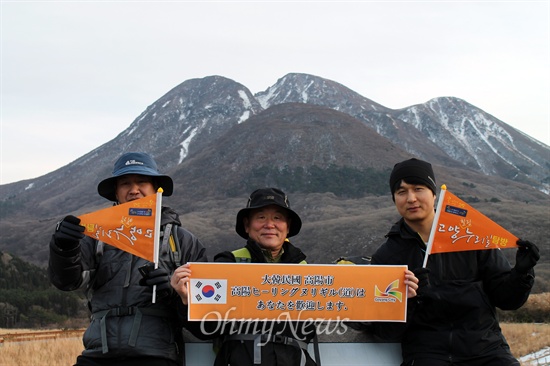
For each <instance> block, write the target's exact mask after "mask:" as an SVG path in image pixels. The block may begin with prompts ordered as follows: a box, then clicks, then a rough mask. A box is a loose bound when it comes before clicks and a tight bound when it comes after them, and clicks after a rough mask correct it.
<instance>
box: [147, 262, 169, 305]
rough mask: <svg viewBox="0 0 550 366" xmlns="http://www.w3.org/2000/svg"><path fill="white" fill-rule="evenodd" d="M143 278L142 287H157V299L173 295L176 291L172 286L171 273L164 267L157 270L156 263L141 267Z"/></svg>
mask: <svg viewBox="0 0 550 366" xmlns="http://www.w3.org/2000/svg"><path fill="white" fill-rule="evenodd" d="M139 271H140V273H141V275H142V276H143V278H142V279H141V280H140V281H139V284H140V285H141V286H155V285H156V286H157V289H156V293H157V295H156V296H157V298H163V297H166V296H169V295H171V294H172V292H173V291H174V289H173V288H172V285H171V284H170V273H169V272H168V271H167V270H166V269H165V268H162V267H159V268H157V269H155V264H154V263H148V264H146V265H144V266H142V267H139Z"/></svg>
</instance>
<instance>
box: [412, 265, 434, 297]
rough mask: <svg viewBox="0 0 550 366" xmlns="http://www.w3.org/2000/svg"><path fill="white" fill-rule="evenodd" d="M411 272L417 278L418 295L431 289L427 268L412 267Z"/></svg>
mask: <svg viewBox="0 0 550 366" xmlns="http://www.w3.org/2000/svg"><path fill="white" fill-rule="evenodd" d="M413 273H414V275H415V276H416V278H418V290H416V293H417V294H418V296H422V295H425V294H426V293H427V292H430V291H431V290H432V286H431V285H430V278H429V277H428V274H429V273H430V269H429V268H423V267H422V268H416V269H413Z"/></svg>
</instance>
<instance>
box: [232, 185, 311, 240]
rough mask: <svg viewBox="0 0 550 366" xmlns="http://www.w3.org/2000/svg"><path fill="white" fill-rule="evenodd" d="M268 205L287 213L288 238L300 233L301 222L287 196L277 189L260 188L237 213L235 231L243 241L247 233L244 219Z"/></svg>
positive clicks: (246, 237)
mask: <svg viewBox="0 0 550 366" xmlns="http://www.w3.org/2000/svg"><path fill="white" fill-rule="evenodd" d="M269 205H276V206H279V207H283V208H285V209H286V211H287V212H288V217H289V219H290V227H289V228H288V235H287V236H288V237H289V238H290V237H291V236H294V235H296V234H298V233H299V232H300V229H301V228H302V220H301V219H300V216H298V214H297V213H296V212H294V211H292V209H291V208H290V201H289V200H288V197H287V195H286V194H285V193H284V192H283V191H281V190H280V189H277V188H261V189H257V190H255V191H254V192H252V194H251V195H250V198H249V199H248V203H247V204H246V207H245V208H243V209H241V210H240V211H239V212H238V213H237V222H236V224H235V231H236V232H237V234H239V235H240V236H241V237H242V238H244V239H248V233H247V232H246V230H245V229H244V218H245V217H248V215H249V213H250V211H251V210H253V209H255V208H261V207H265V206H269Z"/></svg>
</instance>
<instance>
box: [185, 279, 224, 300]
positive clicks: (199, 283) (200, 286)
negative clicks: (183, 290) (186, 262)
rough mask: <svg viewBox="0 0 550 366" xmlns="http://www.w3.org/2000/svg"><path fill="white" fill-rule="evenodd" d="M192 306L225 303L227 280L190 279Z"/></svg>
mask: <svg viewBox="0 0 550 366" xmlns="http://www.w3.org/2000/svg"><path fill="white" fill-rule="evenodd" d="M191 303H192V304H225V303H227V280H215V279H206V280H205V279H194V278H192V279H191Z"/></svg>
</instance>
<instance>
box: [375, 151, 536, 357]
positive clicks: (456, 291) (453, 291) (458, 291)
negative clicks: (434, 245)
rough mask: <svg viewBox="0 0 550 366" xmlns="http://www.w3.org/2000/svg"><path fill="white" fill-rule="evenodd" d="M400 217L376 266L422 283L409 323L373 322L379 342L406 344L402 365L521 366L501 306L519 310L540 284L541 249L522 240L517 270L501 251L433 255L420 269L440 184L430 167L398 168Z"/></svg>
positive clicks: (409, 163)
mask: <svg viewBox="0 0 550 366" xmlns="http://www.w3.org/2000/svg"><path fill="white" fill-rule="evenodd" d="M389 186H390V191H391V193H392V199H393V201H394V202H395V207H396V209H397V211H398V212H399V214H400V215H401V219H400V220H399V221H398V222H397V223H395V224H394V225H393V226H392V228H391V229H390V231H389V232H388V234H386V242H385V243H384V244H382V245H381V246H380V248H378V250H377V251H376V252H375V253H374V255H373V256H372V261H371V264H395V265H408V267H409V269H413V272H414V274H415V275H416V277H417V278H418V279H419V287H418V290H417V294H418V295H417V296H416V297H415V298H412V299H409V302H408V304H407V322H406V323H375V324H374V331H375V333H376V334H377V335H378V336H380V337H381V338H383V339H385V340H389V341H400V342H401V349H402V356H403V363H402V366H412V365H414V366H448V365H463V366H481V365H483V366H512V365H513V366H519V365H520V364H519V362H518V361H517V360H516V359H515V358H514V357H513V356H512V354H511V352H510V347H509V346H508V344H507V342H506V340H505V338H504V336H503V334H502V332H501V329H500V326H499V323H498V320H497V318H496V309H495V308H496V307H499V308H501V309H503V310H515V309H518V308H519V307H521V306H522V305H523V304H524V303H525V301H526V300H527V298H528V297H529V293H530V291H531V288H532V286H533V282H534V270H533V267H534V266H535V264H536V263H537V260H538V259H539V257H540V255H539V251H538V248H537V246H536V245H534V244H532V243H530V242H528V241H524V240H518V242H517V244H518V246H519V248H518V251H517V254H516V263H515V266H514V267H511V266H510V264H509V263H508V261H507V259H506V258H505V257H504V255H503V254H502V252H501V251H500V250H479V251H464V252H454V253H439V254H432V255H430V257H429V260H428V262H427V268H422V264H423V262H424V256H425V255H426V242H427V241H428V239H429V236H430V231H431V228H432V224H433V220H434V217H435V202H436V183H435V175H434V172H433V169H432V166H431V164H430V163H428V162H426V161H422V160H419V159H414V158H413V159H409V160H405V161H402V162H400V163H398V164H395V166H394V168H393V170H392V172H391V175H390V180H389Z"/></svg>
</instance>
